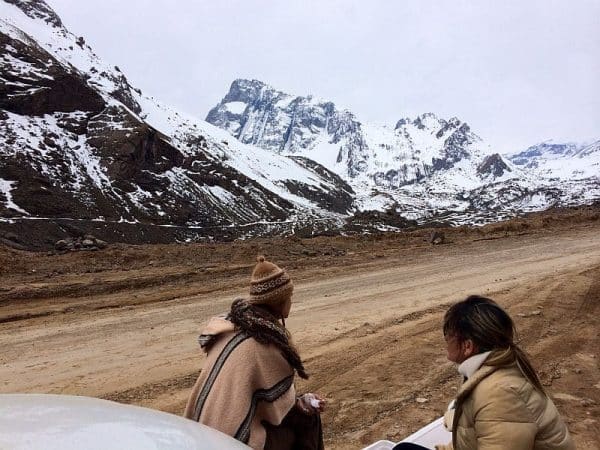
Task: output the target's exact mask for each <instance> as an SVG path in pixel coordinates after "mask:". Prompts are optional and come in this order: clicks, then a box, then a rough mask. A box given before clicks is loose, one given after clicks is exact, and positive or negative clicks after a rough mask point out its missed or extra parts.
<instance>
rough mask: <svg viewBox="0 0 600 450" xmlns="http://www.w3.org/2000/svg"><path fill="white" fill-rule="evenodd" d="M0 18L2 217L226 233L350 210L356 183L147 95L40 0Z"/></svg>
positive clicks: (6, 8)
mask: <svg viewBox="0 0 600 450" xmlns="http://www.w3.org/2000/svg"><path fill="white" fill-rule="evenodd" d="M0 17H1V19H0V68H1V70H2V83H0V217H3V218H4V219H3V222H4V223H5V224H6V223H7V222H11V221H12V222H14V221H15V220H18V221H19V224H20V225H21V226H25V225H24V224H27V223H28V222H27V220H26V219H33V218H35V219H40V218H46V219H52V220H53V219H58V218H69V219H78V220H88V221H98V222H105V223H119V222H130V223H145V224H149V223H153V224H162V225H169V226H173V225H176V226H194V227H196V229H198V230H199V231H198V233H199V234H202V233H204V234H205V235H208V234H210V235H219V234H220V232H219V230H222V229H223V228H228V227H233V228H234V229H235V228H236V227H240V226H248V225H250V224H253V223H256V222H259V223H264V222H284V221H295V220H302V219H307V220H308V219H311V218H313V219H314V218H317V219H319V218H320V219H323V218H326V219H331V220H339V217H341V215H344V214H347V213H348V212H350V211H351V210H352V203H353V192H352V189H351V188H350V187H349V186H348V185H347V184H346V183H345V182H344V181H343V180H341V179H340V178H339V177H338V176H337V175H336V174H334V173H332V172H330V171H328V170H327V169H325V168H323V167H321V166H319V165H318V164H315V163H314V162H312V161H308V160H306V159H304V158H289V157H287V156H280V155H276V154H273V153H272V152H269V151H266V150H263V149H261V148H258V147H250V146H247V145H245V144H242V143H240V142H239V141H237V140H235V139H231V137H230V135H229V134H228V133H226V132H224V131H222V130H220V129H218V128H216V127H214V126H212V125H210V124H208V123H206V122H204V121H202V120H199V119H196V118H193V117H188V116H185V115H183V114H180V113H178V112H177V111H174V110H172V109H171V108H169V107H167V106H165V105H163V104H161V103H160V102H159V101H157V100H155V99H154V98H152V97H148V96H145V95H143V94H142V93H141V91H139V90H137V89H135V88H133V87H132V86H131V85H130V83H129V82H128V81H127V78H126V77H125V75H123V74H122V73H121V72H120V70H119V69H118V67H116V66H115V67H110V66H108V65H107V64H105V63H104V62H103V61H102V60H101V59H100V58H99V57H98V56H97V55H95V54H94V53H93V51H92V49H91V48H90V47H89V46H87V45H86V44H85V40H84V39H83V38H82V37H77V36H75V35H73V34H71V33H70V32H69V31H68V30H66V29H65V28H64V26H63V25H62V22H61V21H60V18H59V17H58V16H57V15H56V14H55V13H54V12H53V11H52V9H51V8H50V7H49V6H48V5H47V4H46V3H45V2H43V1H41V0H7V1H3V2H0ZM202 229H205V230H210V232H209V231H205V232H203V231H201V230H202ZM240 230H241V229H240ZM248 230H249V228H246V231H248ZM246 231H240V232H239V233H232V234H233V235H237V236H240V235H243V234H244V233H245V232H246ZM230 234H231V233H230Z"/></svg>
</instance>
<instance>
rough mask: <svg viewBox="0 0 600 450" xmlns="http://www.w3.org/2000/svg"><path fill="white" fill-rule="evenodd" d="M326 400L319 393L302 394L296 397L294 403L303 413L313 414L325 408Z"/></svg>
mask: <svg viewBox="0 0 600 450" xmlns="http://www.w3.org/2000/svg"><path fill="white" fill-rule="evenodd" d="M326 404H327V401H326V400H325V399H324V398H323V397H321V396H320V395H319V394H312V393H309V394H304V395H301V396H300V397H298V399H297V401H296V405H298V408H300V411H302V412H303V413H304V414H307V415H314V414H319V413H321V412H323V411H324V410H325V406H326Z"/></svg>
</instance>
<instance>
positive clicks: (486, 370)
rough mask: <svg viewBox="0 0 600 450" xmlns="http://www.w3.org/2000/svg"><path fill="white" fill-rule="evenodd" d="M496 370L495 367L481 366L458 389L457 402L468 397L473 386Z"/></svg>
mask: <svg viewBox="0 0 600 450" xmlns="http://www.w3.org/2000/svg"><path fill="white" fill-rule="evenodd" d="M497 369H498V367H497V366H486V365H483V366H481V367H480V368H479V369H478V370H476V371H475V373H473V374H472V375H471V376H470V377H469V378H468V379H467V380H466V381H465V382H464V383H463V384H462V385H461V387H460V389H459V390H458V394H457V396H456V398H457V401H458V400H459V399H462V398H464V397H466V396H468V395H469V393H470V392H471V391H472V390H473V389H475V386H477V385H478V384H479V382H480V381H481V380H483V379H484V378H485V377H487V376H489V375H491V374H492V373H493V372H495V371H496V370H497Z"/></svg>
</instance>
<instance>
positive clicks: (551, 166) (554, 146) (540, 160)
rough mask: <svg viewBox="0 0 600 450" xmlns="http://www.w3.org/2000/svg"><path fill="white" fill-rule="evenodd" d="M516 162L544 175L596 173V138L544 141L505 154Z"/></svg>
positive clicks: (599, 164)
mask: <svg viewBox="0 0 600 450" xmlns="http://www.w3.org/2000/svg"><path fill="white" fill-rule="evenodd" d="M509 159H510V161H511V162H512V163H513V164H515V165H516V166H519V167H522V168H525V169H528V170H531V171H533V172H535V173H536V174H538V176H542V177H546V178H558V179H561V180H567V179H582V178H589V177H598V176H600V140H597V141H595V142H592V143H576V142H567V143H559V142H554V141H552V140H550V141H544V142H541V143H539V144H537V145H532V146H531V147H528V148H527V149H526V150H524V151H521V152H518V153H515V154H512V155H510V156H509Z"/></svg>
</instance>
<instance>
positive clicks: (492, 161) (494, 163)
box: [477, 153, 512, 178]
mask: <svg viewBox="0 0 600 450" xmlns="http://www.w3.org/2000/svg"><path fill="white" fill-rule="evenodd" d="M506 172H512V170H511V168H510V167H508V164H506V162H505V161H504V159H503V158H502V156H500V155H499V154H498V153H494V154H492V155H488V156H486V157H485V158H484V159H483V161H482V162H481V164H479V166H477V173H478V174H479V175H481V176H483V177H485V176H489V175H493V176H494V177H496V178H499V177H501V176H502V175H504V174H505V173H506Z"/></svg>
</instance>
